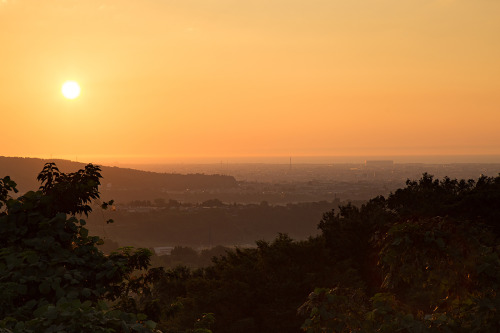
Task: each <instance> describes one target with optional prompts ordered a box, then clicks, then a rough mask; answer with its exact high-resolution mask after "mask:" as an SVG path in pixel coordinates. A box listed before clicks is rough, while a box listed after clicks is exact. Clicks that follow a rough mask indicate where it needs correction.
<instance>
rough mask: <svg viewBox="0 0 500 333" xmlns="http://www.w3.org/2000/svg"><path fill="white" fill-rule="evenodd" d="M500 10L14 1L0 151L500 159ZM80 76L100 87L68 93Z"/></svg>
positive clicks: (394, 3)
mask: <svg viewBox="0 0 500 333" xmlns="http://www.w3.org/2000/svg"><path fill="white" fill-rule="evenodd" d="M499 12H500V2H499V1H489V0H477V1H468V0H454V1H453V0H447V1H444V0H424V1H421V0H411V1H400V0H387V1H373V0H363V1H322V0H312V1H282V0H270V1H229V2H228V1H222V0H215V1H208V2H207V1H205V0H193V1H174V2H172V1H158V0H145V1H131V0H123V1H107V2H103V1H98V0H87V1H79V0H76V1H70V2H68V1H59V0H47V1H38V0H18V1H0V28H1V32H0V45H2V55H1V57H2V61H1V62H0V69H1V70H0V91H1V92H2V98H0V110H1V112H2V117H3V121H4V122H5V123H7V124H9V126H6V127H5V129H4V136H5V137H11V138H13V137H16V140H10V141H9V142H7V144H6V145H3V146H2V151H1V152H0V155H7V156H38V157H49V156H51V155H52V156H61V157H62V156H76V155H78V156H94V157H95V156H106V158H109V159H111V160H112V159H113V156H116V159H118V156H136V160H141V159H146V158H147V159H148V160H162V159H169V160H177V161H182V160H183V159H185V158H189V159H196V158H204V159H210V158H212V160H213V162H218V161H219V160H220V159H228V160H231V159H232V158H235V159H236V158H239V157H243V156H318V155H320V156H346V155H352V156H358V155H370V156H372V155H391V156H393V155H464V154H465V155H466V154H483V155H488V154H494V155H499V154H500V130H499V125H498V124H500V62H499V61H498V59H500V39H499V38H498V32H499V31H500V20H498V13H499ZM67 78H78V81H79V83H80V85H81V86H82V87H85V89H84V91H85V96H83V95H82V96H80V97H79V98H78V99H77V100H76V101H75V102H73V101H71V103H69V102H70V101H68V100H66V99H64V98H61V95H60V92H59V91H58V92H56V91H55V89H58V88H57V87H61V83H62V82H64V81H65V80H67ZM64 95H65V96H66V97H67V98H70V97H68V96H67V95H66V94H64ZM77 95H78V94H77ZM68 109H71V111H72V112H70V113H68V112H67V110H68ZM54 126H56V127H57V128H58V130H57V133H47V128H53V127H54ZM75 130H78V131H79V132H82V133H85V135H74V132H75ZM21 133H22V135H21ZM62 138H64V139H62ZM103 142H106V143H107V144H106V145H103V144H102V143H103Z"/></svg>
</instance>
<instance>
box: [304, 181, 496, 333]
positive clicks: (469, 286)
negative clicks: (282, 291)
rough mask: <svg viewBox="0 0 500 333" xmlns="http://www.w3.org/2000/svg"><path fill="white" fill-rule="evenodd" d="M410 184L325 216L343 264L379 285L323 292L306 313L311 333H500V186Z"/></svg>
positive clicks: (333, 247) (329, 241)
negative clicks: (367, 269) (499, 233)
mask: <svg viewBox="0 0 500 333" xmlns="http://www.w3.org/2000/svg"><path fill="white" fill-rule="evenodd" d="M406 184H407V186H406V187H405V188H403V189H399V190H397V191H396V192H395V193H394V194H391V195H390V196H389V198H388V199H387V200H386V199H384V198H382V197H379V198H375V199H373V200H371V201H370V202H368V204H366V205H363V206H362V207H361V208H360V209H357V208H354V207H351V206H346V207H341V209H340V213H339V214H334V213H333V212H330V213H328V214H325V216H324V218H323V220H322V222H321V223H320V228H321V229H322V230H323V236H324V237H325V240H326V244H327V247H328V248H329V249H330V250H331V251H332V252H331V255H332V258H333V259H334V260H336V262H337V263H335V265H337V264H338V263H340V264H342V263H343V262H348V264H347V265H346V266H347V267H349V266H350V267H352V268H354V269H355V270H356V272H358V273H359V276H360V277H361V278H362V280H363V281H364V282H365V285H369V283H370V281H369V278H370V275H367V274H363V265H367V264H368V265H370V263H371V269H370V271H372V272H374V273H376V274H375V275H379V279H377V280H376V281H378V282H377V283H378V286H377V284H374V285H373V287H374V288H366V289H364V288H353V286H352V283H347V284H345V283H344V284H339V285H337V287H335V288H330V289H317V290H316V291H315V292H314V293H312V294H310V296H309V299H308V300H307V301H306V302H305V303H304V304H303V305H302V306H301V308H300V310H299V311H300V312H301V313H302V314H306V315H307V316H308V317H309V318H308V319H306V321H305V323H304V325H303V326H302V328H303V330H304V331H307V332H395V331H401V332H498V331H500V315H499V314H498V309H499V308H500V297H499V295H498V292H497V290H498V288H499V287H500V245H499V244H500V243H499V238H498V237H499V235H498V226H499V225H498V216H499V213H500V208H499V207H500V177H496V178H488V177H481V178H479V180H478V181H477V182H476V181H473V180H468V181H465V180H461V181H457V180H451V179H449V178H445V179H443V180H441V181H439V180H434V179H433V177H432V176H430V175H428V174H424V175H423V177H422V178H421V179H420V180H419V181H409V180H408V181H407V183H406ZM356 244H359V248H358V249H356ZM370 258H375V261H370V260H369V259H370ZM373 262H376V263H378V265H376V266H374V265H373ZM365 271H366V268H365ZM346 287H349V288H346ZM358 295H361V296H362V297H358ZM360 309H361V312H360V311H359V310H360Z"/></svg>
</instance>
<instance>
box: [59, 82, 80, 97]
mask: <svg viewBox="0 0 500 333" xmlns="http://www.w3.org/2000/svg"><path fill="white" fill-rule="evenodd" d="M61 92H62V94H63V96H64V97H66V98H67V99H75V98H77V97H78V96H80V86H79V85H78V83H77V82H75V81H66V82H64V84H63V85H62V89H61Z"/></svg>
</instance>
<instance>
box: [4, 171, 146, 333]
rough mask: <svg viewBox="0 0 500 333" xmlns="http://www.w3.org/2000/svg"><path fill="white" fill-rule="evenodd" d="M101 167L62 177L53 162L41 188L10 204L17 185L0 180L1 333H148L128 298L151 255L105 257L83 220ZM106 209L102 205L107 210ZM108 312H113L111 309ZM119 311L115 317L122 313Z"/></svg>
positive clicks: (139, 285)
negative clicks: (139, 271)
mask: <svg viewBox="0 0 500 333" xmlns="http://www.w3.org/2000/svg"><path fill="white" fill-rule="evenodd" d="M100 178H101V175H100V168H99V167H97V166H93V165H91V164H89V165H87V166H86V167H85V169H82V170H79V171H77V172H75V173H69V174H65V173H62V172H60V171H59V169H58V168H57V167H56V166H55V164H53V163H49V164H46V165H45V167H44V169H43V170H42V172H41V173H40V174H39V176H38V180H40V181H41V186H40V189H39V190H38V191H30V192H27V193H26V194H24V195H22V196H20V197H18V198H13V197H11V193H12V192H14V193H15V192H17V191H16V184H15V183H14V182H13V181H12V180H11V179H10V178H9V177H5V178H3V179H1V180H0V244H1V250H0V330H1V329H3V330H4V331H7V332H151V331H152V329H153V328H154V326H155V323H154V322H152V321H146V316H145V315H143V314H133V313H129V312H126V311H121V310H126V309H130V304H131V302H130V297H131V296H132V295H134V294H136V293H141V292H143V291H144V288H145V286H146V283H145V282H146V281H145V279H147V278H148V275H141V274H136V273H134V272H135V271H137V270H142V269H145V268H147V266H148V264H149V257H150V255H151V253H150V252H149V250H145V249H139V250H137V251H133V250H132V249H130V248H125V249H123V250H122V251H121V252H115V253H113V254H111V255H109V256H105V255H104V254H103V253H102V252H101V251H99V250H98V248H97V245H98V244H100V243H101V242H102V241H101V240H100V239H99V237H93V236H89V234H88V230H87V229H86V228H85V221H84V220H83V219H78V218H77V216H78V215H81V214H88V213H89V212H90V211H91V210H92V207H91V202H92V201H93V200H97V199H98V198H99V192H98V186H99V184H100V181H99V180H100ZM109 204H110V203H109V202H108V203H106V202H105V203H102V207H103V208H105V207H106V206H107V205H109ZM111 305H113V308H110V306H111ZM120 309H121V310H120Z"/></svg>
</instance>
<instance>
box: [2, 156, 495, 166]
mask: <svg viewBox="0 0 500 333" xmlns="http://www.w3.org/2000/svg"><path fill="white" fill-rule="evenodd" d="M10 157H35V158H41V159H45V160H54V159H65V160H70V161H76V162H81V163H97V164H103V165H107V166H121V167H127V166H140V165H148V164H152V165H161V164H223V165H225V164H245V163H249V164H252V163H257V164H259V163H263V164H284V165H288V164H290V162H291V164H292V165H293V164H339V163H340V164H342V163H352V164H363V163H365V162H366V161H367V160H368V161H378V160H392V161H393V162H394V163H429V164H449V163H500V154H498V155H362V156H355V155H352V156H199V157H196V156H183V157H159V156H87V155H82V156H71V155H48V156H44V155H40V156H10ZM290 159H291V161H290Z"/></svg>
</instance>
